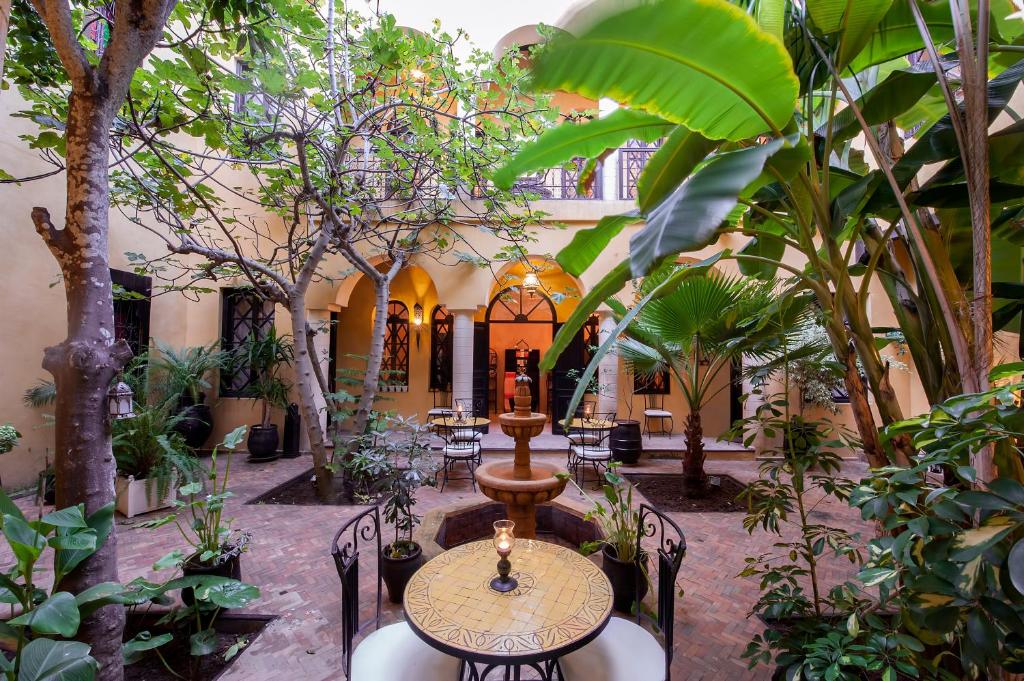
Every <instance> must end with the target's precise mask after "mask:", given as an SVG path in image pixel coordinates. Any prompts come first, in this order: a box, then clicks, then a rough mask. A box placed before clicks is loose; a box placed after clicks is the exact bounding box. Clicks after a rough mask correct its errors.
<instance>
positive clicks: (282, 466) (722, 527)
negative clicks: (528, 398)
mask: <svg viewBox="0 0 1024 681" xmlns="http://www.w3.org/2000/svg"><path fill="white" fill-rule="evenodd" d="M542 458H546V457H542ZM560 462H561V463H564V459H560ZM849 465H850V466H851V468H852V470H849V471H847V474H848V475H850V477H854V478H856V477H858V476H859V475H860V474H861V473H862V472H863V468H862V467H860V466H859V465H857V464H849ZM309 466H310V460H309V457H301V458H299V459H295V460H284V459H282V460H279V461H276V462H272V463H269V464H249V463H245V462H244V459H243V458H242V457H241V456H239V457H236V460H235V462H234V464H233V466H232V481H231V485H230V486H231V489H232V490H233V491H234V492H235V494H236V497H235V498H234V499H233V500H232V502H231V503H230V504H229V509H228V513H226V514H225V515H228V516H232V517H234V519H235V526H236V527H238V528H243V529H247V530H250V531H251V532H252V535H253V538H252V544H251V546H250V549H249V552H248V553H246V554H245V555H244V556H243V567H242V570H243V578H244V579H245V580H246V581H248V582H251V583H254V584H256V585H258V586H259V587H260V589H261V591H262V597H261V598H260V600H259V601H258V602H256V603H254V604H253V605H252V607H251V608H250V609H251V610H252V611H254V612H259V613H264V614H274V615H278V619H277V620H275V621H274V622H273V623H272V624H271V625H270V627H269V628H268V629H266V630H265V631H264V633H263V634H262V635H261V636H260V637H259V638H258V639H257V640H256V641H255V642H254V643H253V644H252V646H251V647H250V648H249V649H248V650H247V651H246V652H245V653H244V654H243V655H241V656H240V657H239V659H238V660H237V661H236V662H235V663H234V664H233V665H232V666H231V667H230V669H229V670H228V671H227V673H226V674H225V675H224V676H223V677H222V679H223V681H291V680H293V679H294V680H296V681H298V680H301V681H321V680H324V681H326V680H328V679H330V680H334V679H341V678H342V674H341V671H340V669H341V666H340V619H341V613H340V607H341V606H340V594H339V587H338V580H337V573H336V572H335V569H334V565H333V562H332V561H331V558H330V553H329V545H330V541H331V538H332V536H333V534H334V532H335V531H336V529H337V528H338V527H340V525H341V524H342V523H343V522H344V521H345V520H346V519H347V518H348V517H351V515H353V514H354V513H356V512H357V511H358V510H360V507H329V506H279V505H273V506H272V505H246V504H245V503H244V502H245V501H247V500H249V499H251V498H253V497H256V496H258V495H259V494H261V493H263V492H266V491H268V490H269V489H271V488H272V487H274V486H276V485H278V484H280V483H282V482H284V481H286V480H288V479H289V478H291V477H293V476H295V475H297V474H299V473H301V472H302V471H304V470H306V469H308V468H309ZM707 468H708V471H709V472H710V473H728V474H730V475H732V476H734V477H736V478H737V479H740V480H748V479H752V478H753V477H755V476H756V463H754V462H747V461H728V462H726V461H709V462H708V464H707ZM632 470H634V471H636V472H645V473H657V472H671V473H676V472H678V471H679V461H678V460H675V461H672V460H654V461H649V460H647V459H644V460H643V461H642V462H641V465H639V466H636V467H633V468H632ZM566 493H567V494H569V492H568V491H567V492H566ZM476 498H479V499H483V497H482V495H477V494H474V493H472V492H471V490H470V485H469V483H468V482H453V483H450V484H449V485H448V487H447V488H446V490H445V492H444V494H443V495H441V494H440V493H438V492H437V491H436V490H433V489H429V488H428V489H424V490H423V491H422V493H421V494H420V504H419V506H418V509H419V510H420V511H422V512H426V511H428V510H430V509H432V508H437V507H438V506H441V505H444V504H448V503H451V502H454V501H464V500H471V499H476ZM817 512H818V513H821V514H824V515H827V516H829V518H828V519H827V520H828V521H829V522H833V523H835V524H838V525H842V526H845V527H848V528H856V529H860V530H861V532H862V533H863V534H864V536H870V531H871V528H869V527H868V526H866V525H865V524H863V523H861V522H860V521H859V519H858V517H857V515H856V514H855V513H852V512H851V511H850V510H849V509H848V508H845V507H843V506H839V505H834V504H823V505H821V506H820V507H819V508H818V510H817ZM672 516H673V518H674V519H675V520H676V521H677V522H678V523H679V525H680V526H681V527H682V528H683V531H684V532H685V534H686V540H687V544H688V553H687V556H686V558H685V560H684V561H683V565H682V569H681V571H680V586H681V587H682V588H683V589H684V590H685V596H684V597H683V598H682V599H680V600H678V601H677V618H676V653H675V661H674V666H673V679H675V680H676V681H684V680H688V681H703V680H710V679H726V680H732V679H767V678H769V676H770V674H769V670H767V669H766V668H760V669H755V670H753V671H748V670H747V669H746V665H745V664H744V663H743V662H742V661H741V660H740V653H741V652H742V650H743V648H744V647H745V646H746V644H747V642H748V640H749V639H750V637H751V636H752V635H753V634H754V633H757V632H758V631H759V630H760V628H761V627H760V623H759V622H758V621H757V620H756V619H748V618H747V612H748V610H749V608H750V606H751V604H752V603H753V601H754V599H755V598H756V593H757V585H756V583H755V582H754V581H753V580H749V579H739V578H737V577H736V576H735V575H736V574H737V573H738V572H739V571H740V570H741V569H742V567H743V559H744V557H745V556H747V555H754V554H757V553H759V552H762V551H767V550H769V549H770V547H771V544H772V541H773V538H772V537H769V536H766V535H764V534H755V535H754V536H753V537H751V536H750V535H748V534H747V532H746V531H745V530H744V529H743V527H742V524H741V521H742V514H739V513H705V514H672ZM138 520H139V519H138V518H136V519H134V520H126V519H124V518H121V517H120V516H118V533H119V534H118V537H119V551H120V555H121V579H122V581H128V580H130V579H132V578H133V577H136V576H140V575H152V574H154V573H153V572H152V570H151V566H152V564H153V562H154V561H156V560H157V559H158V558H160V557H161V556H163V555H164V554H166V553H167V552H169V551H171V550H172V549H174V548H177V547H180V546H181V538H180V536H179V535H178V534H177V531H176V530H175V529H174V528H173V526H172V527H164V528H161V529H158V530H150V529H145V528H140V527H138V526H137V522H138ZM369 569H370V570H372V568H369ZM364 570H366V568H364ZM849 574H850V567H849V566H848V565H838V564H837V565H835V566H830V567H829V570H828V579H829V580H831V581H838V580H841V579H845V578H847V577H848V576H849ZM164 576H165V577H167V575H164ZM365 577H366V575H365V574H364V578H365ZM385 600H386V599H385ZM388 616H389V617H392V618H395V617H401V610H400V608H398V607H394V606H392V607H390V608H389V610H388Z"/></svg>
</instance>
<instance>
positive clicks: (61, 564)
mask: <svg viewBox="0 0 1024 681" xmlns="http://www.w3.org/2000/svg"><path fill="white" fill-rule="evenodd" d="M85 522H86V524H87V525H88V526H89V528H90V529H92V530H94V531H95V533H96V548H93V549H89V548H82V549H77V548H76V549H62V548H58V549H57V551H56V552H55V555H54V558H53V566H54V572H55V573H56V578H57V581H58V582H59V581H60V580H61V579H63V578H64V575H66V574H68V573H69V572H71V571H72V570H74V569H75V568H76V567H77V566H78V564H79V563H81V562H82V561H83V560H85V559H86V558H88V557H89V556H91V555H92V554H94V553H96V550H97V549H99V547H101V546H103V543H104V542H105V541H107V537H109V536H110V531H111V530H112V529H113V527H114V504H113V503H110V504H107V505H106V506H103V507H102V508H99V509H97V510H96V511H95V512H94V513H92V514H90V515H89V517H88V518H86V519H85ZM75 532H76V530H75V529H74V528H64V527H58V528H57V535H58V536H66V535H70V534H73V533H75Z"/></svg>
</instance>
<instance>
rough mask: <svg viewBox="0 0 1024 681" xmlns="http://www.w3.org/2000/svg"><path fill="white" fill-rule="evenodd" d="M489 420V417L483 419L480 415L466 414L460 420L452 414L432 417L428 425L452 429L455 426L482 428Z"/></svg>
mask: <svg viewBox="0 0 1024 681" xmlns="http://www.w3.org/2000/svg"><path fill="white" fill-rule="evenodd" d="M490 422H491V420H490V419H485V418H484V417H482V416H467V417H465V418H463V419H462V420H461V421H458V420H456V418H455V417H454V416H448V417H443V416H442V417H441V418H436V419H432V420H431V421H430V425H432V426H434V427H435V428H450V429H452V430H454V429H456V428H483V427H484V426H486V425H488V424H489V423H490Z"/></svg>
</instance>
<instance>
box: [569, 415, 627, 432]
mask: <svg viewBox="0 0 1024 681" xmlns="http://www.w3.org/2000/svg"><path fill="white" fill-rule="evenodd" d="M560 423H561V424H562V427H564V428H565V429H566V430H611V429H612V428H614V427H615V424H614V423H612V422H611V421H609V420H607V419H588V418H587V417H583V418H575V419H572V420H571V421H569V422H568V423H569V425H565V424H566V421H565V420H564V419H563V420H562V421H560Z"/></svg>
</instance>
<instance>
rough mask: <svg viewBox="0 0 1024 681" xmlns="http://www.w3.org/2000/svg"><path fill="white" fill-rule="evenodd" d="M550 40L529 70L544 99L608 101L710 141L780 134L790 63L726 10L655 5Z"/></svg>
mask: <svg viewBox="0 0 1024 681" xmlns="http://www.w3.org/2000/svg"><path fill="white" fill-rule="evenodd" d="M586 14H587V15H588V20H589V21H588V23H587V24H585V25H575V26H570V27H569V31H570V32H571V34H570V33H565V34H560V35H559V36H557V37H556V38H555V39H553V40H552V41H551V42H550V44H549V46H548V47H547V49H545V50H544V52H543V53H542V54H541V56H540V57H539V58H538V60H537V64H536V66H535V67H534V83H535V85H536V86H537V87H540V88H544V89H546V90H566V91H569V92H578V93H581V94H583V95H586V96H588V97H592V98H595V99H597V98H599V97H610V98H612V99H614V100H615V101H617V102H619V103H621V104H624V105H627V106H629V107H632V108H636V109H643V110H645V111H648V112H650V113H652V114H656V115H658V116H660V117H662V118H664V119H665V120H669V121H672V122H675V123H679V124H681V125H684V126H686V127H688V128H690V129H691V130H694V131H697V132H699V133H701V134H703V135H704V136H705V137H707V138H709V139H730V140H741V139H746V138H749V137H753V136H755V135H759V134H761V133H764V132H770V131H775V132H778V131H780V130H781V129H782V128H783V127H784V126H785V125H786V123H787V121H789V120H790V119H791V118H792V117H793V110H794V108H795V106H796V97H797V90H798V87H799V83H798V82H797V78H796V75H795V74H794V73H793V68H792V63H791V62H790V59H789V55H788V53H787V52H786V50H785V49H784V48H783V46H782V44H781V43H779V41H778V40H776V39H774V38H772V37H771V36H769V35H768V34H766V33H764V32H763V31H761V30H760V29H759V28H758V26H757V24H756V23H755V21H754V19H753V18H752V17H750V16H749V15H748V14H747V13H746V12H744V11H743V10H742V9H740V8H739V7H736V6H735V5H732V4H730V3H728V2H725V0H661V1H660V2H653V3H650V4H643V5H639V6H635V7H631V8H629V9H626V10H625V11H622V12H619V13H617V14H614V15H610V16H609V15H602V16H600V17H598V18H597V19H596V20H593V18H592V17H591V16H590V13H586Z"/></svg>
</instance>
